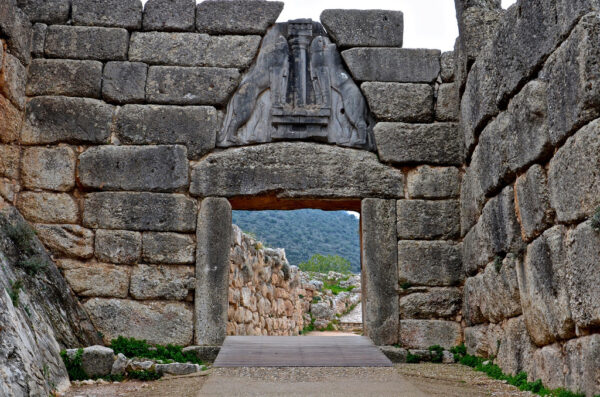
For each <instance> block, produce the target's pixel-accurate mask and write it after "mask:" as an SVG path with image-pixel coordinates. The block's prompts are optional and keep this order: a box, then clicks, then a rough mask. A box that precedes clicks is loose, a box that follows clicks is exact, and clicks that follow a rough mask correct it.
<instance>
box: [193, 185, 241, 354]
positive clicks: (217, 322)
mask: <svg viewBox="0 0 600 397" xmlns="http://www.w3.org/2000/svg"><path fill="white" fill-rule="evenodd" d="M231 233H232V230H231V205H230V204H229V201H228V200H227V199H224V198H216V197H209V198H206V199H204V200H202V204H201V205H200V212H199V214H198V228H197V230H196V237H197V248H196V250H197V251H196V296H195V306H196V307H195V310H196V313H195V314H196V319H195V321H196V338H195V343H196V344H197V345H221V344H222V343H223V340H224V339H225V335H226V326H227V307H228V305H229V303H228V299H227V292H228V277H229V250H230V248H231Z"/></svg>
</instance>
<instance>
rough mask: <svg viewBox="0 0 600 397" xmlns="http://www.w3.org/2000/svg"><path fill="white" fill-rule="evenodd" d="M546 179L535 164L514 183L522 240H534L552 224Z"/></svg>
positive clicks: (543, 172)
mask: <svg viewBox="0 0 600 397" xmlns="http://www.w3.org/2000/svg"><path fill="white" fill-rule="evenodd" d="M547 179H548V178H547V177H546V171H545V170H544V169H543V168H542V167H541V166H540V165H537V164H535V165H533V166H532V167H531V168H529V170H527V172H526V173H525V174H523V175H521V176H520V177H519V178H517V181H516V183H515V192H516V196H515V200H516V202H515V204H516V207H517V214H518V217H519V222H520V223H521V234H522V235H523V238H524V239H527V240H531V239H533V238H535V237H536V236H538V235H539V234H540V233H541V232H542V231H544V229H546V228H547V227H549V226H550V225H551V224H552V218H553V215H554V211H552V208H550V198H549V193H548V181H547Z"/></svg>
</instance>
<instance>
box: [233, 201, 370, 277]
mask: <svg viewBox="0 0 600 397" xmlns="http://www.w3.org/2000/svg"><path fill="white" fill-rule="evenodd" d="M358 222H359V220H358V219H357V218H356V217H355V216H354V215H351V214H348V213H347V212H345V211H321V210H311V209H304V210H296V211H233V223H235V224H236V225H238V226H239V227H240V228H241V229H242V230H243V231H245V232H250V233H253V234H255V235H256V237H257V238H258V239H259V240H260V241H262V242H263V243H264V244H266V245H267V246H269V247H277V248H285V252H286V255H287V258H288V261H289V262H290V264H292V265H298V264H299V263H300V262H304V261H307V260H308V259H310V257H311V256H312V255H313V254H323V255H339V256H341V257H343V258H346V259H348V260H349V261H350V263H351V266H352V271H353V272H356V273H358V272H359V271H360V242H359V235H358Z"/></svg>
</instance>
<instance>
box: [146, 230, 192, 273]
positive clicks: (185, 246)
mask: <svg viewBox="0 0 600 397" xmlns="http://www.w3.org/2000/svg"><path fill="white" fill-rule="evenodd" d="M142 247H143V248H142V258H143V261H144V262H147V263H165V264H174V265H175V264H178V265H179V264H193V263H194V260H195V251H196V242H195V240H194V238H193V237H192V236H191V235H189V234H178V233H150V232H148V233H144V235H143V237H142Z"/></svg>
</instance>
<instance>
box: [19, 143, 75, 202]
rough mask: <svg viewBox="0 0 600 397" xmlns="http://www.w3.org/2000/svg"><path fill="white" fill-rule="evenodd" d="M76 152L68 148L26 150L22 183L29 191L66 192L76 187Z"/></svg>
mask: <svg viewBox="0 0 600 397" xmlns="http://www.w3.org/2000/svg"><path fill="white" fill-rule="evenodd" d="M75 160H76V159H75V152H74V151H73V149H71V148H70V147H68V146H62V147H56V148H45V147H32V148H25V150H24V151H23V158H22V159H21V178H22V179H21V183H22V184H23V186H24V187H26V188H29V189H47V190H56V191H59V192H66V191H68V190H71V189H72V188H73V187H74V186H75Z"/></svg>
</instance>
